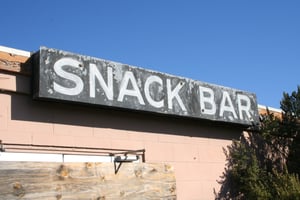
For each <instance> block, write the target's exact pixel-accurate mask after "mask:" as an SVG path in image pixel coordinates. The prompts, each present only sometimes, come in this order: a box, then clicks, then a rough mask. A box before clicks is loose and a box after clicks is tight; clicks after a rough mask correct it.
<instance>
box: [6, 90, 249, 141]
mask: <svg viewBox="0 0 300 200" xmlns="http://www.w3.org/2000/svg"><path fill="white" fill-rule="evenodd" d="M11 104H12V105H11V118H12V120H22V121H34V122H44V123H57V124H67V125H77V126H86V127H95V128H112V129H120V130H132V131H139V132H152V133H163V134H172V135H184V136H191V137H206V138H218V139H230V140H231V139H234V138H238V137H239V136H240V134H241V132H242V131H243V128H245V127H241V126H237V125H234V124H224V123H223V124H221V123H217V122H212V121H207V120H199V119H190V118H180V117H172V116H163V115H157V114H152V113H144V112H133V111H128V110H116V109H112V108H101V107H92V106H87V105H79V104H71V103H61V102H46V101H38V100H33V99H32V97H31V96H27V95H20V94H15V93H13V94H11Z"/></svg>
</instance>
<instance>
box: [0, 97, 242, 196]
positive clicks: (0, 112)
mask: <svg viewBox="0 0 300 200" xmlns="http://www.w3.org/2000/svg"><path fill="white" fill-rule="evenodd" d="M0 102H1V104H0V139H1V140H2V141H3V142H5V143H22V144H44V145H62V146H78V147H98V148H113V149H133V150H134V149H143V148H145V149H146V162H166V163H170V164H172V165H173V167H174V169H175V174H176V181H177V195H178V199H213V197H214V195H213V189H214V188H215V189H217V190H218V188H219V185H218V184H217V182H216V180H218V179H219V176H220V175H221V174H222V171H223V169H224V167H225V165H224V164H225V156H224V153H223V150H222V148H223V147H226V145H229V144H230V143H231V139H233V138H236V137H238V135H239V133H240V131H239V130H235V129H231V128H228V127H227V128H226V127H222V126H217V127H214V124H213V123H212V124H210V125H207V124H205V123H203V122H199V121H193V120H188V119H174V118H168V117H161V116H160V117H159V116H152V115H149V114H146V115H145V114H142V113H129V112H128V113H127V112H126V111H111V110H109V109H100V108H91V107H84V106H79V105H67V104H62V103H49V102H36V101H33V100H32V99H31V97H29V96H26V95H20V94H15V93H9V94H6V93H1V94H0Z"/></svg>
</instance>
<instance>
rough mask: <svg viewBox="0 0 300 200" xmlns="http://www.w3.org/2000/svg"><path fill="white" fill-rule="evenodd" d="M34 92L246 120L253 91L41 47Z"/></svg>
mask: <svg viewBox="0 0 300 200" xmlns="http://www.w3.org/2000/svg"><path fill="white" fill-rule="evenodd" d="M37 55H38V61H37V62H36V65H35V66H36V67H35V69H34V70H35V71H34V74H35V86H36V89H35V94H34V96H35V97H36V98H42V99H51V100H63V101H71V102H77V103H86V104H94V105H101V106H111V107H117V108H126V109H133V110H138V111H147V112H153V113H160V114H167V115H177V116H185V117H192V118H201V119H208V120H214V121H222V122H232V123H237V124H244V125H251V124H253V123H257V122H258V109H257V102H256V96H255V94H252V93H248V92H244V91H239V90H235V89H231V88H226V87H222V86H218V85H213V84H208V83H204V82H200V81H195V80H191V79H187V78H182V77H177V76H172V75H168V74H163V73H159V72H155V71H150V70H146V69H142V68H137V67H133V66H129V65H125V64H121V63H117V62H112V61H107V60H102V59H98V58H92V57H88V56H82V55H77V54H73V53H69V52H65V51H61V50H56V49H49V48H46V47H41V48H40V51H39V53H37Z"/></svg>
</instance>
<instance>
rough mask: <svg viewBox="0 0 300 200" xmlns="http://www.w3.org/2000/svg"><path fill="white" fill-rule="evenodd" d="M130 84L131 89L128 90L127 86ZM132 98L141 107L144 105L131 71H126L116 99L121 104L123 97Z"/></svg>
mask: <svg viewBox="0 0 300 200" xmlns="http://www.w3.org/2000/svg"><path fill="white" fill-rule="evenodd" d="M129 82H131V85H132V89H128V84H129ZM125 95H128V96H134V97H136V98H137V99H138V101H139V103H140V104H141V105H145V102H144V99H143V98H142V94H141V92H140V90H139V87H138V85H137V82H136V79H135V77H134V75H133V73H132V72H131V71H126V72H125V74H124V77H123V79H122V82H121V86H120V93H119V97H118V101H120V102H123V99H124V96H125Z"/></svg>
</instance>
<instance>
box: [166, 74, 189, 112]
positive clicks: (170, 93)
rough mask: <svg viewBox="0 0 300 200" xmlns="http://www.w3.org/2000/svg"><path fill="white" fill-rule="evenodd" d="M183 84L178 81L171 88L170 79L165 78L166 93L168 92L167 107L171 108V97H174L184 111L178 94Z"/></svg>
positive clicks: (184, 109)
mask: <svg viewBox="0 0 300 200" xmlns="http://www.w3.org/2000/svg"><path fill="white" fill-rule="evenodd" d="M183 86H184V83H183V82H179V83H178V84H177V85H176V87H175V88H174V89H173V90H172V85H171V80H170V79H167V94H168V108H169V109H173V99H174V97H175V99H176V100H177V102H178V104H179V106H180V108H181V109H182V110H183V111H186V108H185V106H184V104H183V102H182V100H181V98H180V96H179V94H178V92H179V90H180V89H181V88H182V87H183Z"/></svg>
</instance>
